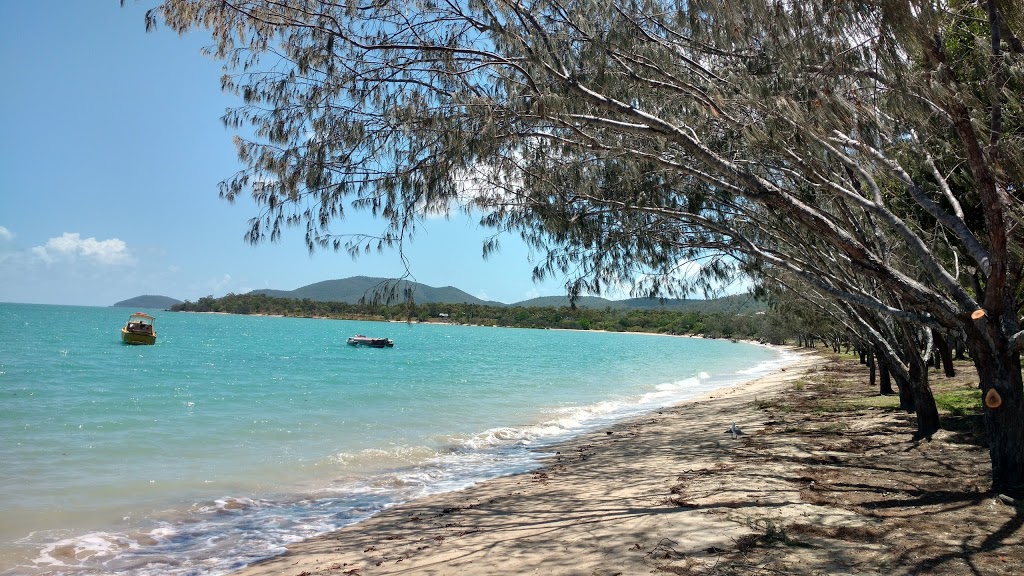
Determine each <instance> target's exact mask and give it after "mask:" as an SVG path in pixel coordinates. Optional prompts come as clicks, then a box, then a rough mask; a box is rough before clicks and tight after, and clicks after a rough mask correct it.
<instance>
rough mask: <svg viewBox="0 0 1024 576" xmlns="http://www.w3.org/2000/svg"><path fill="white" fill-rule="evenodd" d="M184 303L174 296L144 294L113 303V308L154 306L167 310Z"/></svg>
mask: <svg viewBox="0 0 1024 576" xmlns="http://www.w3.org/2000/svg"><path fill="white" fill-rule="evenodd" d="M180 304H184V302H182V301H181V300H175V299H174V298H168V297H167V296H154V295H151V294H146V295H143V296H136V297H135V298H129V299H127V300H121V301H120V302H118V303H116V304H114V308H154V309H157V310H169V309H170V308H171V306H178V305H180Z"/></svg>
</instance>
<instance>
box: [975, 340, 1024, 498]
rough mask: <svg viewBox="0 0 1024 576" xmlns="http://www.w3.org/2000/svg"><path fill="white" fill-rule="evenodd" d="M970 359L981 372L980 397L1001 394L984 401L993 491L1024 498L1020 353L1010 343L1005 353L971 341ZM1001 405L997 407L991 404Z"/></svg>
mask: <svg viewBox="0 0 1024 576" xmlns="http://www.w3.org/2000/svg"><path fill="white" fill-rule="evenodd" d="M970 344H971V356H972V357H973V358H974V365H975V366H976V367H977V369H978V378H979V379H980V381H981V385H980V388H981V394H982V398H983V399H984V398H985V397H986V395H988V394H989V391H990V390H995V391H996V393H997V394H998V395H999V400H998V402H996V401H995V398H991V397H990V401H989V402H985V401H983V402H982V404H983V405H982V411H983V413H984V420H985V429H986V431H987V432H988V451H989V456H990V457H991V458H992V490H993V491H995V492H998V493H1001V494H1007V495H1009V496H1012V497H1014V498H1022V497H1024V393H1022V392H1024V382H1022V379H1021V373H1020V370H1021V364H1020V354H1019V353H1017V352H1016V351H1015V350H1014V349H1013V348H1012V347H1010V346H1009V345H1008V343H1007V346H1006V350H1007V351H1005V352H1003V353H999V352H993V351H992V348H991V347H990V346H989V345H987V343H979V342H973V341H972V342H971V343H970ZM995 404H998V405H997V406H996V407H991V406H992V405H995Z"/></svg>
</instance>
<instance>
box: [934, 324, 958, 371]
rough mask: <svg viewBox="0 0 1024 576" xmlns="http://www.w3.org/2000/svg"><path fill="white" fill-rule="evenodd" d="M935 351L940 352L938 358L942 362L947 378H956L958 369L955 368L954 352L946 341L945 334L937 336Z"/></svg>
mask: <svg viewBox="0 0 1024 576" xmlns="http://www.w3.org/2000/svg"><path fill="white" fill-rule="evenodd" d="M935 350H936V351H937V352H938V353H937V354H936V357H938V358H940V359H941V360H942V367H943V368H944V369H945V372H944V373H945V374H946V376H947V377H949V378H952V377H953V376H956V369H955V368H953V350H952V349H951V348H950V347H949V341H948V340H946V336H945V334H938V333H937V334H935Z"/></svg>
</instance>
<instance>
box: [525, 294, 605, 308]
mask: <svg viewBox="0 0 1024 576" xmlns="http://www.w3.org/2000/svg"><path fill="white" fill-rule="evenodd" d="M622 302H624V301H623V300H609V299H607V298H601V297H599V296H580V297H579V298H577V299H576V307H577V308H594V309H603V308H607V307H609V306H610V307H612V308H624V307H625V306H623V304H622ZM568 305H569V297H568V296H541V297H540V298H531V299H529V300H523V301H522V302H516V303H515V304H511V306H522V307H524V308H529V307H536V308H549V307H550V308H560V307H562V306H568Z"/></svg>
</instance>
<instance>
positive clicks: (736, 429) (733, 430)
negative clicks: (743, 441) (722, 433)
mask: <svg viewBox="0 0 1024 576" xmlns="http://www.w3.org/2000/svg"><path fill="white" fill-rule="evenodd" d="M726 432H728V433H729V434H732V437H733V439H736V438H739V437H740V436H742V435H744V434H746V432H744V431H743V430H740V427H739V426H737V425H736V423H735V422H733V423H732V425H731V426H729V429H728V430H726Z"/></svg>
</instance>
